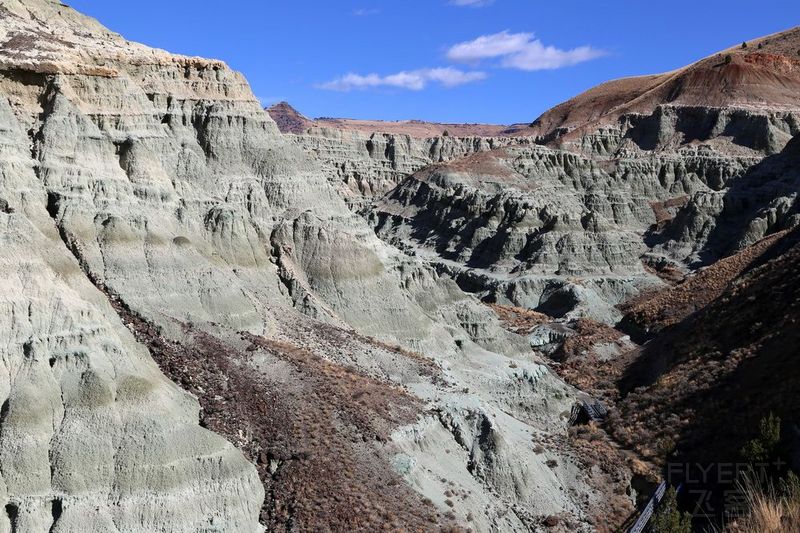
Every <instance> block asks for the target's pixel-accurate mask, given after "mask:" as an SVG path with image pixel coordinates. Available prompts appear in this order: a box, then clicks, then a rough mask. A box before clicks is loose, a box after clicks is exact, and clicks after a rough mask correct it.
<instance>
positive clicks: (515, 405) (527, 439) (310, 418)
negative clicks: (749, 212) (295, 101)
mask: <svg viewBox="0 0 800 533" xmlns="http://www.w3.org/2000/svg"><path fill="white" fill-rule="evenodd" d="M0 40H1V41H2V42H3V43H4V44H3V46H2V51H0V65H2V73H1V74H0V94H2V96H3V98H0V117H2V125H3V128H2V139H3V142H2V157H0V164H1V165H2V176H3V179H2V188H0V198H2V202H0V207H2V213H0V219H2V220H3V228H4V231H3V233H2V235H3V239H4V241H5V242H6V243H7V244H6V245H7V250H8V252H9V253H7V254H6V255H5V256H4V262H5V263H6V265H7V268H6V269H4V272H5V276H7V277H6V282H5V283H4V284H2V287H3V291H4V293H3V294H4V302H5V303H4V304H3V305H5V306H6V307H7V312H6V313H4V314H3V315H2V316H3V318H2V324H0V327H2V328H3V330H4V331H5V332H6V335H5V336H4V338H5V339H8V340H7V343H6V347H5V349H4V350H5V352H4V356H3V361H4V365H5V368H6V370H5V372H4V375H5V378H4V379H3V380H2V381H3V382H4V383H7V386H6V387H5V388H4V389H0V391H1V392H2V397H3V402H4V404H3V405H4V408H3V410H2V413H3V414H2V417H0V418H1V420H0V472H1V473H2V480H3V483H2V484H0V486H2V487H3V491H2V492H0V496H2V497H3V499H4V500H5V502H6V504H5V505H6V507H5V508H6V514H5V516H4V517H0V524H1V525H0V527H3V528H5V529H6V530H9V529H13V530H16V531H26V530H37V529H43V528H52V530H53V531H81V530H85V528H86V527H87V524H88V526H89V527H90V528H91V529H95V530H99V531H149V530H153V529H161V530H166V531H186V530H206V531H209V530H211V531H215V530H219V531H223V530H224V531H255V530H258V529H260V528H261V527H263V526H268V527H270V528H273V527H287V524H293V527H298V528H301V529H303V528H309V529H311V528H315V527H326V526H328V527H330V525H331V524H338V525H340V526H341V527H347V528H349V529H353V530H371V529H374V528H375V527H377V526H378V525H380V524H382V523H392V520H395V521H397V523H398V527H402V526H403V525H406V526H408V527H419V525H420V524H421V523H431V522H430V521H431V520H432V521H433V522H432V523H434V524H438V525H439V526H440V527H447V526H448V525H450V524H452V523H454V522H458V523H464V524H466V523H468V522H469V523H470V524H471V526H472V527H475V528H477V529H479V530H482V531H483V530H485V531H491V530H498V529H502V530H526V529H536V528H537V527H539V524H541V522H542V520H543V519H544V518H545V517H547V516H550V515H554V514H559V513H560V514H562V516H563V517H564V523H565V524H569V527H572V528H577V529H578V530H581V529H583V530H590V529H591V528H592V526H591V525H590V524H591V523H592V522H596V521H597V520H598V518H597V517H598V516H602V514H603V508H604V505H605V497H604V495H603V492H602V490H603V489H602V487H598V484H597V480H596V479H595V473H594V472H589V471H583V470H582V469H581V468H579V466H578V462H577V459H576V458H575V457H574V454H573V452H572V451H571V450H570V447H569V443H568V442H567V441H566V439H565V435H566V419H565V415H564V413H565V412H568V410H569V407H570V405H571V404H572V401H573V397H574V394H575V391H574V390H573V389H572V388H570V387H568V386H567V385H565V384H564V383H563V382H562V381H561V380H560V379H559V378H557V377H556V376H554V375H553V374H551V373H550V372H549V371H548V370H547V369H546V368H545V367H544V366H543V365H542V364H540V362H539V361H538V360H537V359H536V357H535V355H534V354H533V353H532V352H531V351H530V349H529V347H528V346H527V343H526V342H525V340H524V339H523V338H522V337H520V336H518V335H515V334H512V333H508V332H506V331H504V330H503V329H501V328H500V327H499V324H498V321H497V319H496V317H495V316H494V315H493V314H492V312H491V311H490V310H489V309H487V308H486V307H485V306H483V305H481V304H480V303H479V302H478V301H477V300H476V299H475V298H474V297H472V296H469V295H467V294H465V293H464V292H462V291H461V289H459V287H458V286H457V285H456V284H455V283H454V282H453V281H452V280H451V279H449V278H448V277H447V276H442V275H440V274H439V273H437V272H436V271H435V270H434V269H433V268H431V267H430V266H429V265H427V264H425V263H422V262H420V261H418V260H415V259H414V258H410V257H408V256H407V255H405V254H403V253H401V252H399V251H397V250H395V249H394V248H392V247H390V246H388V245H386V244H385V243H383V242H382V241H380V240H379V239H378V238H377V237H376V236H375V234H374V232H373V231H372V229H371V228H370V227H369V225H368V224H367V223H366V222H365V221H364V220H363V219H362V218H360V217H359V216H357V215H355V214H353V213H352V212H351V211H350V210H349V209H348V207H347V205H346V203H345V201H344V200H343V199H342V198H341V196H340V194H339V192H338V191H337V189H336V188H335V187H333V186H331V184H330V182H329V179H328V177H327V176H326V174H325V173H324V172H322V171H321V170H320V168H319V167H318V166H317V163H316V162H315V161H313V160H311V159H309V158H308V157H307V156H306V154H305V153H304V151H303V150H301V149H300V148H299V147H297V146H294V142H295V141H293V140H289V139H287V138H285V137H283V136H282V135H281V134H280V133H279V131H278V129H277V127H276V126H275V124H274V122H273V121H272V120H271V119H270V118H269V116H268V115H267V114H266V113H265V112H264V111H263V110H262V109H261V108H260V106H259V104H258V101H257V100H256V98H255V97H254V96H253V95H252V93H251V91H250V89H249V87H248V86H247V83H246V81H245V80H244V79H243V77H242V76H241V75H239V74H237V73H235V72H232V71H231V70H230V69H228V68H227V67H226V66H225V65H224V64H223V63H220V62H217V61H212V60H205V59H199V58H189V57H183V56H174V55H171V54H168V53H166V52H163V51H159V50H153V49H150V48H146V47H144V46H141V45H137V44H134V43H130V42H128V41H126V40H125V39H124V38H122V37H120V36H118V35H116V34H113V33H111V32H109V31H107V30H105V29H104V28H102V27H101V26H100V25H99V24H97V23H96V22H95V21H93V20H91V19H88V18H85V17H83V16H81V15H79V14H78V13H76V12H74V11H73V10H71V9H70V8H68V7H66V6H64V5H62V4H60V3H58V2H54V1H50V0H5V1H3V2H2V3H1V4H0ZM459 149H461V148H452V151H453V154H455V153H456V151H457V150H459ZM463 149H464V150H466V149H467V148H463ZM448 150H450V149H448ZM125 325H127V326H128V328H127V329H126V328H125V327H124V326H125ZM129 330H130V331H133V332H134V333H135V334H136V337H135V338H134V337H133V336H132V335H131V333H130V332H129ZM137 341H138V342H137ZM140 343H143V344H144V345H146V346H147V348H148V349H149V350H150V352H151V354H153V355H155V356H157V359H158V360H159V362H160V363H161V364H162V365H164V366H163V368H164V369H166V371H168V372H169V373H170V377H172V378H174V379H177V380H180V382H181V384H182V385H183V386H185V387H187V388H189V389H190V390H191V391H192V393H193V394H194V396H189V395H187V394H186V393H184V392H182V391H181V390H179V389H178V388H176V387H175V386H174V385H173V384H172V383H170V382H169V381H168V380H167V379H166V378H165V376H164V375H163V374H161V372H160V371H159V370H158V368H157V367H156V366H155V365H154V363H153V360H152V359H151V357H150V356H149V355H148V352H147V349H146V348H145V347H144V345H143V344H140ZM395 345H400V346H402V348H396V347H394V346H395ZM417 352H418V353H417ZM420 354H421V355H420ZM198 365H199V366H198ZM203 365H206V366H203ZM208 365H213V366H208ZM345 367H347V369H345ZM187 368H191V369H197V372H198V375H196V376H193V375H192V374H191V373H190V374H187V372H186V369H187ZM303 376H311V377H312V378H313V379H314V380H317V381H316V383H319V384H321V385H320V386H324V387H325V389H324V390H329V391H330V395H326V396H321V397H320V398H319V402H310V401H308V399H307V393H303V392H302V391H304V390H306V391H313V390H314V389H304V387H307V386H306V385H303V383H304V382H305V380H304V377H303ZM365 380H366V381H365ZM351 381H352V383H356V384H362V385H359V386H358V387H355V385H353V386H352V387H351V386H350V385H347V384H348V383H350V382H351ZM34 383H35V386H34V385H33V384H34ZM345 385H347V386H345ZM353 387H355V388H353ZM396 389H401V390H403V391H405V392H404V394H407V395H410V397H411V398H412V399H413V401H406V399H404V398H406V397H405V396H403V395H399V394H396V393H394V392H391V391H395V390H396ZM382 390H383V391H384V392H381V391H382ZM261 392H263V395H259V394H256V393H261ZM364 394H366V395H367V396H366V399H364V400H362V401H364V402H367V400H368V399H370V398H373V394H374V395H375V396H382V395H383V396H385V397H386V398H388V399H387V400H386V401H385V402H383V403H380V406H381V407H380V408H377V407H376V408H374V409H366V410H362V411H360V414H358V415H357V414H355V413H354V408H353V407H352V405H351V403H353V402H355V404H357V403H358V401H359V400H358V398H360V397H363V395H364ZM349 395H352V396H349ZM237 398H241V399H242V401H247V402H252V403H247V404H246V405H244V406H242V405H239V406H238V407H237V406H236V404H235V402H236V399H237ZM270 398H272V399H273V400H270V403H267V400H268V399H270ZM344 398H346V399H347V401H344V400H343V399H344ZM244 399H246V400H244ZM198 401H199V402H200V406H198ZM226 410H227V411H226ZM220 413H222V414H220ZM225 413H230V414H229V416H227V417H226V416H224V414H225ZM363 413H368V414H366V415H364V414H363ZM234 415H235V416H234ZM364 416H366V419H364V418H363V417H364ZM360 417H362V418H360ZM293 418H294V420H293ZM198 422H200V423H202V424H203V425H204V426H208V427H210V428H212V429H215V430H217V431H220V432H222V433H223V434H224V435H225V437H226V438H227V439H229V441H232V442H233V443H234V444H235V445H236V447H234V446H233V445H232V444H230V443H229V442H226V441H225V440H223V439H221V438H220V437H219V436H217V435H214V434H213V433H211V432H210V431H208V430H207V429H205V428H203V427H200V425H198ZM307 422H308V423H311V422H313V424H315V425H313V426H309V430H308V431H305V430H304V429H303V424H304V423H307ZM237 424H239V425H238V426H237ZM317 424H318V425H319V427H318V426H317ZM317 427H318V428H319V429H318V431H316V430H315V431H311V430H312V429H314V428H317ZM376 428H377V429H376ZM373 431H374V432H375V435H376V436H378V437H380V438H375V437H372V438H370V432H373ZM320 435H322V436H323V438H324V439H326V440H327V441H330V442H335V443H336V447H335V453H334V451H331V452H330V454H331V455H328V456H326V455H324V454H325V453H326V452H325V450H326V449H327V448H326V447H325V446H321V445H320V442H319V439H320ZM284 436H285V438H284ZM534 442H538V443H541V444H542V445H543V447H542V450H543V451H539V452H537V451H534ZM443 451H444V453H445V456H446V457H447V460H442V453H443ZM448 451H449V453H447V452H448ZM320 453H321V454H322V455H317V454H320ZM245 458H246V459H248V460H249V461H250V463H248V462H247V461H246V460H245ZM335 458H341V464H343V465H350V466H348V469H347V470H346V471H345V470H343V471H342V475H343V476H345V475H346V476H352V477H349V478H347V479H352V482H351V483H350V485H349V486H350V487H357V488H356V489H353V490H352V491H351V492H348V493H341V494H343V496H344V497H341V498H339V497H336V495H337V494H340V492H337V491H333V490H332V489H331V490H329V489H330V487H329V486H328V485H326V484H324V483H319V484H313V483H312V484H309V483H307V482H303V480H309V479H312V480H313V479H319V478H320V476H321V475H322V474H321V470H320V469H322V471H326V470H325V469H328V468H330V465H331V464H336V461H333V459H335ZM331 461H333V462H331ZM326 475H327V474H326ZM376 480H381V481H385V482H386V483H387V485H389V486H399V487H400V488H399V489H397V492H391V491H388V490H387V491H378V492H374V491H371V490H368V487H374V483H375V482H376ZM618 482H619V483H620V484H621V485H622V486H623V487H624V486H625V483H626V479H625V473H624V472H622V474H621V477H620V479H619V480H618ZM398 483H399V485H398ZM403 487H405V488H403ZM409 487H410V488H411V489H413V490H408V489H409ZM325 490H329V493H325V492H324V491H325ZM622 490H623V492H624V488H623V489H622ZM308 491H311V492H308ZM359 491H361V492H359ZM445 493H449V494H458V495H459V496H458V497H454V498H453V499H452V500H450V497H448V496H444V494H445ZM367 496H369V498H367ZM423 497H427V498H429V499H430V500H431V501H432V502H433V506H434V507H433V508H432V510H429V509H428V508H427V507H426V506H425V505H424V504H423V503H422V499H423ZM628 504H629V502H628ZM312 510H313V512H311V511H312ZM393 510H402V514H401V515H395V516H394V518H393V519H390V518H388V516H389V515H390V514H391V513H392V512H394V511H393ZM354 511H356V512H354ZM398 512H399V511H398ZM0 514H2V513H0ZM87 520H89V521H90V522H87ZM259 520H260V524H259Z"/></svg>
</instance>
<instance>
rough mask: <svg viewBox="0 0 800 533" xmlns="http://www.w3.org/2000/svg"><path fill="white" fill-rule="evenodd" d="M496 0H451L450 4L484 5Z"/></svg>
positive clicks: (463, 5)
mask: <svg viewBox="0 0 800 533" xmlns="http://www.w3.org/2000/svg"><path fill="white" fill-rule="evenodd" d="M493 2H494V0H450V1H449V2H448V4H450V5H451V6H462V7H465V6H466V7H483V6H488V5H489V4H491V3H493Z"/></svg>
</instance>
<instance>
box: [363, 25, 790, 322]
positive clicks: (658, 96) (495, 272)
mask: <svg viewBox="0 0 800 533" xmlns="http://www.w3.org/2000/svg"><path fill="white" fill-rule="evenodd" d="M799 35H800V32H799V31H798V30H790V31H788V32H784V33H782V34H777V35H774V36H770V37H768V38H764V39H762V40H758V41H756V42H754V43H753V46H748V48H747V49H738V50H731V51H726V52H723V53H722V54H723V55H722V56H721V57H727V56H728V55H731V56H732V59H731V60H730V62H728V61H727V60H726V61H725V62H724V64H717V63H715V61H717V60H716V59H714V58H710V59H706V60H703V61H701V62H699V63H696V64H694V65H692V66H690V67H687V68H686V69H681V70H680V71H676V73H670V74H665V75H662V76H656V77H645V78H633V79H629V80H620V81H617V82H609V84H605V85H603V86H600V87H598V88H597V89H592V90H590V91H588V92H587V93H586V94H584V95H580V96H578V97H576V98H575V99H573V100H570V101H569V102H567V103H565V104H563V105H562V106H558V107H556V108H554V109H553V110H552V111H550V112H548V113H546V114H545V115H543V117H542V118H540V119H539V120H538V121H537V122H536V123H535V124H534V126H535V127H536V128H538V135H537V136H536V142H537V143H539V144H540V145H541V146H535V145H529V144H525V143H522V142H519V143H515V144H510V145H508V146H505V147H500V148H496V149H493V150H489V151H486V152H484V153H481V154H478V155H474V156H470V157H467V158H464V159H460V160H453V161H450V162H445V163H442V164H438V165H434V166H432V167H429V168H425V169H423V170H420V171H418V172H416V173H414V174H412V175H411V176H409V177H408V178H407V179H405V180H403V181H402V182H401V183H400V184H399V185H398V186H397V187H396V188H395V189H393V190H392V191H390V192H388V193H387V194H386V195H385V196H384V197H383V198H380V199H378V200H377V201H375V202H374V203H373V205H372V206H371V207H369V208H364V209H363V211H362V212H363V213H365V214H366V215H367V216H368V217H369V218H370V220H371V222H372V224H373V225H374V227H375V228H376V231H377V233H378V234H379V235H380V236H381V237H382V238H383V239H384V240H386V241H387V242H391V243H393V244H395V245H396V246H398V247H400V248H402V249H405V250H407V252H408V253H410V254H413V255H416V256H418V257H422V258H425V259H426V260H428V261H430V262H431V263H432V264H433V265H435V267H436V268H437V269H438V270H439V271H442V272H447V273H449V274H450V275H451V276H453V277H454V279H456V280H457V281H458V283H459V285H460V286H461V287H462V288H464V289H466V290H468V291H470V292H475V293H477V294H478V295H479V296H481V297H482V298H485V299H489V300H492V301H496V302H499V303H503V304H510V305H516V306H521V307H527V308H531V309H537V310H540V311H543V312H547V313H549V314H552V315H555V316H568V317H573V318H574V317H576V316H588V317H591V318H596V319H599V320H601V321H604V322H607V323H614V322H615V321H616V320H618V319H619V318H621V316H622V315H621V313H620V312H619V311H618V310H617V309H616V308H615V306H617V305H618V304H620V303H622V302H624V301H625V300H626V299H628V298H631V297H632V296H635V295H636V294H637V293H638V292H639V291H640V290H642V289H643V288H647V287H651V286H653V285H657V284H658V283H659V281H658V279H657V278H656V277H655V275H654V274H656V272H655V271H654V269H656V270H658V268H663V267H665V266H669V267H670V268H676V267H677V268H679V269H680V268H682V269H684V270H685V269H687V268H695V267H698V266H702V265H705V264H708V263H709V262H711V261H714V260H716V259H719V258H720V257H723V256H725V255H726V254H730V253H734V252H736V251H737V250H740V249H741V248H742V247H744V246H747V245H749V244H751V243H753V242H755V241H756V240H758V239H760V238H762V237H764V236H766V235H768V234H770V233H772V232H775V231H779V230H782V229H785V228H789V227H792V226H793V225H796V224H797V223H798V221H799V220H798V217H797V208H796V207H795V197H796V191H797V184H796V183H795V182H796V179H795V174H796V172H794V170H793V164H794V160H795V155H796V154H795V152H796V146H795V144H796V142H795V141H793V142H791V143H790V142H789V141H790V139H792V138H793V137H794V136H796V135H798V134H800V99H798V97H797V94H798V93H797V92H796V91H792V90H789V89H787V87H793V86H794V85H792V84H794V83H796V81H797V79H800V78H797V76H798V72H800V70H797V64H800V63H798V61H797V60H796V59H795V58H794V57H793V56H792V57H790V56H789V55H788V54H789V51H791V53H792V54H794V53H795V48H792V46H794V44H797V41H799V40H800V37H798V36H799ZM781 54H783V55H781ZM767 56H769V58H767V59H769V60H767V59H765V57H767ZM651 78H652V79H651ZM707 85H710V86H711V87H712V88H713V89H712V90H711V91H710V92H709V93H708V94H705V93H704V92H703V88H704V87H706V86H707ZM670 88H671V89H670ZM717 89H719V90H718V91H717ZM715 91H716V92H715ZM765 157H766V158H765Z"/></svg>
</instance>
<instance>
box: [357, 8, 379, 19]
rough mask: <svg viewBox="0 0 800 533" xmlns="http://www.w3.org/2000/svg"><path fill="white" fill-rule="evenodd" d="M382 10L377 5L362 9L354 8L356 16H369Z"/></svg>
mask: <svg viewBox="0 0 800 533" xmlns="http://www.w3.org/2000/svg"><path fill="white" fill-rule="evenodd" d="M380 12H381V10H380V9H378V8H376V7H362V8H360V9H354V10H353V15H355V16H356V17H368V16H370V15H377V14H378V13H380Z"/></svg>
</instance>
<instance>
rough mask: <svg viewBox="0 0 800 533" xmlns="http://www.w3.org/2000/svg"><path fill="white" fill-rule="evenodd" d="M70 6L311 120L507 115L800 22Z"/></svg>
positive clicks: (483, 6) (342, 3)
mask: <svg viewBox="0 0 800 533" xmlns="http://www.w3.org/2000/svg"><path fill="white" fill-rule="evenodd" d="M67 3H68V4H69V5H71V6H72V7H74V8H76V9H78V10H79V11H82V12H83V13H85V14H88V15H91V16H93V17H95V18H97V19H99V20H100V21H101V22H102V23H103V24H104V25H106V26H107V27H109V28H110V29H112V30H114V31H116V32H119V33H122V34H123V35H125V36H126V37H127V38H129V39H131V40H135V41H139V42H143V43H145V44H148V45H150V46H156V47H159V48H165V49H167V50H169V51H172V52H176V53H183V54H190V55H199V56H204V57H213V58H218V59H222V60H224V61H226V62H227V63H228V64H229V65H231V66H232V67H233V68H235V69H236V70H239V71H241V72H243V73H244V74H245V75H246V76H247V78H248V80H249V81H250V84H251V86H252V87H253V91H254V92H255V94H256V95H257V96H258V97H259V98H261V99H262V101H263V102H264V103H265V104H269V103H272V102H275V101H278V100H287V101H289V102H290V103H291V104H292V105H294V106H295V107H296V108H297V109H298V110H300V111H301V112H302V113H304V114H306V115H307V116H310V117H318V116H335V117H352V118H372V119H385V120H399V119H410V118H416V119H422V120H431V121H441V122H488V123H503V124H508V123H513V122H530V121H532V120H533V119H535V118H536V117H537V116H538V115H539V114H541V113H542V112H543V111H545V110H546V109H548V108H550V107H552V106H553V105H555V104H557V103H559V102H561V101H563V100H566V99H567V98H569V97H571V96H574V95H575V94H578V93H579V92H581V91H583V90H585V89H587V88H589V87H592V86H593V85H596V84H598V83H600V82H602V81H605V80H608V79H613V78H618V77H622V76H630V75H637V74H650V73H656V72H662V71H666V70H671V69H674V68H677V67H680V66H682V65H684V64H687V63H689V62H691V61H694V60H695V59H699V58H700V57H703V56H705V55H708V54H711V53H713V52H716V51H718V50H720V49H722V48H726V47H728V46H731V45H733V44H736V43H739V42H741V41H743V40H746V39H750V38H754V37H758V36H761V35H764V34H768V33H773V32H775V31H780V30H783V29H787V28H789V27H792V26H794V25H797V24H800V2H798V1H797V0H761V1H759V2H757V3H756V2H744V1H737V0H733V1H731V0H726V1H716V0H693V1H684V0H671V1H670V2H648V1H643V0H638V1H633V0H632V1H628V0H617V1H602V0H595V1H586V0H560V1H547V2H545V1H540V0H395V1H389V0H372V1H368V0H292V1H277V0H226V1H225V2H219V1H208V0H194V1H190V0H158V1H156V0H137V1H136V2H135V4H134V3H131V2H120V1H109V0H67ZM739 6H742V7H739Z"/></svg>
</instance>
